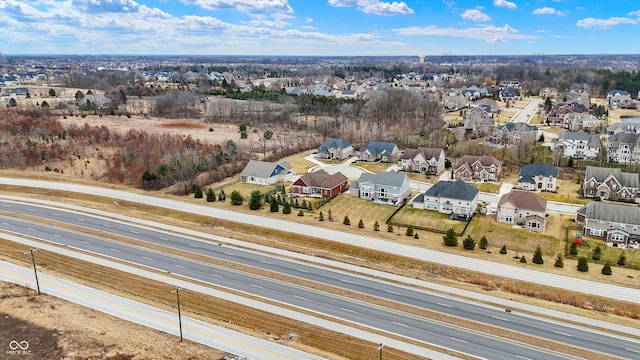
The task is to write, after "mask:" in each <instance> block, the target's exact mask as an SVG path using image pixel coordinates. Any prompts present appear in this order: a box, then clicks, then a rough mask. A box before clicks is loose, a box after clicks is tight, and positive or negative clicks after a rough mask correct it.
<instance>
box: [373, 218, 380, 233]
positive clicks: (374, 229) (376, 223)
mask: <svg viewBox="0 0 640 360" xmlns="http://www.w3.org/2000/svg"><path fill="white" fill-rule="evenodd" d="M373 231H380V224H378V220H376V222H375V223H374V224H373Z"/></svg>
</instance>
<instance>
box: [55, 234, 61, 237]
mask: <svg viewBox="0 0 640 360" xmlns="http://www.w3.org/2000/svg"><path fill="white" fill-rule="evenodd" d="M53 236H55V237H62V236H60V234H53Z"/></svg>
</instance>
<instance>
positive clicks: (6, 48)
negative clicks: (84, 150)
mask: <svg viewBox="0 0 640 360" xmlns="http://www.w3.org/2000/svg"><path fill="white" fill-rule="evenodd" d="M638 34H640V2H639V1H637V0H622V1H620V0H618V1H615V0H610V1H603V0H586V1H585V0H528V1H519V0H477V1H471V0H464V1H463V0H405V1H397V0H0V53H2V54H5V55H28V54H34V55H36V54H42V55H48V54H51V55H53V54H69V55H71V54H75V55H267V56H269V55H292V56H376V55H380V56H394V55H398V56H408V55H410V56H418V55H426V56H429V55H442V54H451V55H531V54H549V55H552V54H637V53H638V51H639V49H640V46H638V45H640V39H638Z"/></svg>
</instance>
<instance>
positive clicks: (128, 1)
mask: <svg viewBox="0 0 640 360" xmlns="http://www.w3.org/2000/svg"><path fill="white" fill-rule="evenodd" d="M71 3H72V5H73V6H74V7H79V8H80V9H82V10H83V11H86V12H93V13H103V12H116V13H119V12H135V11H137V10H138V9H139V7H140V5H139V4H138V3H136V2H135V1H133V0H72V1H71Z"/></svg>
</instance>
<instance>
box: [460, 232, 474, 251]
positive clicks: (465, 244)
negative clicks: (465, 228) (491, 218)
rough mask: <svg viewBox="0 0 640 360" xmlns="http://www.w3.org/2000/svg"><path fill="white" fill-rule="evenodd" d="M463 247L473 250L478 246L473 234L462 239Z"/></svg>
mask: <svg viewBox="0 0 640 360" xmlns="http://www.w3.org/2000/svg"><path fill="white" fill-rule="evenodd" d="M462 247H463V248H465V249H467V250H473V249H475V247H476V241H475V240H473V238H472V237H471V235H467V237H466V238H465V239H464V240H462Z"/></svg>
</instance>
